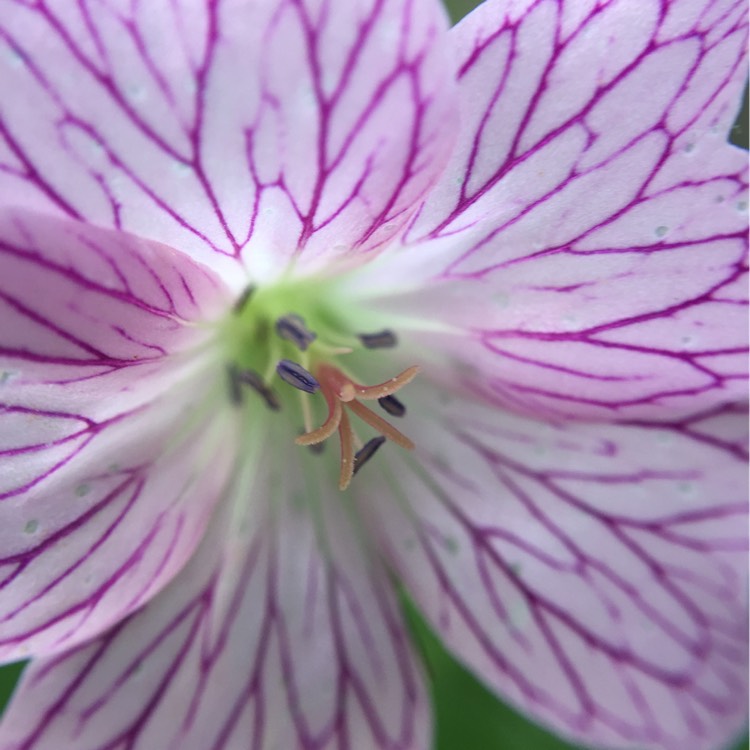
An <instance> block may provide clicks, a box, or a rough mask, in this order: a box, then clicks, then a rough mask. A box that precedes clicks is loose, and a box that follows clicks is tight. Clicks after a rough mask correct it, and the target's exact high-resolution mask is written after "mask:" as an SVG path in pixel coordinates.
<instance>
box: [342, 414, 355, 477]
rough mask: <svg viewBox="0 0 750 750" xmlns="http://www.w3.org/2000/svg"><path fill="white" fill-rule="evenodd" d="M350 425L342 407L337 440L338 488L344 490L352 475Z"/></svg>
mask: <svg viewBox="0 0 750 750" xmlns="http://www.w3.org/2000/svg"><path fill="white" fill-rule="evenodd" d="M353 438H354V436H353V435H352V426H351V424H349V415H348V414H347V413H346V412H345V411H344V410H343V409H342V410H341V422H340V423H339V441H340V442H341V472H340V473H339V489H340V490H345V489H346V488H347V487H348V486H349V485H350V484H351V481H352V477H353V476H354V444H353Z"/></svg>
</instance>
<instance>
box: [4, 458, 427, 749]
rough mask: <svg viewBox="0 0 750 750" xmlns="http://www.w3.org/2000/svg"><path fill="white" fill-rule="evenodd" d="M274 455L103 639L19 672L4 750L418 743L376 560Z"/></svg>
mask: <svg viewBox="0 0 750 750" xmlns="http://www.w3.org/2000/svg"><path fill="white" fill-rule="evenodd" d="M271 458H273V457H271ZM278 463H279V462H278V461H273V460H271V461H265V462H264V465H265V467H266V470H265V471H264V470H262V469H259V470H258V471H257V472H256V471H255V465H253V471H254V477H252V479H250V480H249V481H248V482H247V484H244V483H240V484H241V485H242V484H244V486H245V487H246V489H245V490H243V491H241V490H239V487H235V490H234V492H233V496H232V497H231V498H229V501H228V502H225V503H223V504H222V508H223V509H224V510H223V512H220V513H218V514H217V517H216V520H215V522H214V524H213V527H212V529H211V530H209V532H208V533H207V535H206V538H205V541H204V543H203V545H202V546H201V547H200V548H199V550H198V552H197V553H196V555H195V556H194V558H193V559H192V560H191V562H190V563H189V564H188V566H186V567H185V569H184V571H183V573H182V574H180V575H179V576H178V577H177V578H176V579H175V580H174V581H173V582H172V584H170V586H169V587H168V588H167V589H165V591H164V592H163V593H162V594H161V595H160V596H159V597H158V598H157V599H155V600H153V601H152V602H151V603H150V604H149V605H147V606H146V607H145V608H144V609H143V610H142V611H141V612H139V613H138V614H136V615H134V616H133V617H132V618H130V619H129V620H126V621H125V622H123V623H122V624H121V625H119V626H117V627H116V628H114V629H112V630H111V631H110V632H109V633H107V634H106V635H105V636H103V637H102V638H101V639H99V640H98V641H95V642H93V643H91V644H90V645H87V646H83V647H81V648H79V649H77V650H75V651H71V652H69V653H67V654H65V655H60V656H54V657H50V658H46V659H43V660H38V661H36V662H34V663H32V664H31V665H30V666H29V667H28V669H27V672H26V673H25V675H24V677H23V680H22V683H21V685H20V688H19V691H18V693H17V696H16V698H15V699H14V700H15V702H14V703H13V704H11V706H10V708H9V712H8V714H7V716H6V719H5V723H4V724H3V726H2V729H1V730H0V748H1V749H2V750H32V748H33V750H46V749H47V748H49V750H57V748H59V747H75V748H76V750H105V748H115V747H117V748H119V747H128V748H130V750H152V749H153V748H159V749H160V750H176V749H177V748H183V750H250V749H252V750H280V748H285V749H287V748H288V749H289V750H293V749H294V750H313V749H315V750H329V749H330V750H334V748H335V750H382V748H389V749H391V750H425V749H426V748H427V747H429V715H428V712H427V706H426V700H425V695H424V690H423V686H422V681H421V676H420V675H419V673H418V670H417V668H416V665H415V662H414V660H413V657H412V655H411V653H410V648H409V641H408V636H407V634H406V632H405V630H404V627H403V623H402V621H401V615H400V613H399V611H398V607H397V605H396V603H395V597H394V594H393V590H392V587H391V584H390V581H389V580H388V578H387V576H386V575H385V571H384V570H383V569H382V568H381V566H380V564H379V563H378V562H377V561H376V560H375V559H374V558H372V557H369V556H368V551H367V550H368V548H367V545H366V544H365V545H361V544H360V542H359V533H360V532H359V531H358V530H357V528H356V525H354V524H352V523H351V520H350V518H349V517H348V515H347V512H346V510H345V509H344V508H343V506H342V507H339V508H330V507H329V509H328V511H327V510H326V509H325V508H323V509H322V510H321V512H320V513H314V514H312V515H311V514H310V513H309V511H310V506H309V505H305V502H304V500H303V501H302V504H301V505H300V504H298V503H297V502H295V501H294V500H293V498H294V495H295V493H293V492H286V490H287V489H288V487H287V483H288V480H289V476H290V474H289V472H286V473H285V474H283V475H280V474H279V473H278V472H277V468H278ZM271 466H274V467H275V468H274V469H273V470H271V469H270V468H268V467H271ZM269 482H270V484H269ZM299 490H301V486H299V487H298V488H297V491H299ZM330 492H331V495H332V497H333V498H336V499H337V500H338V498H337V495H336V494H335V493H336V490H335V488H334V487H333V485H332V484H331V486H330ZM339 497H340V496H339ZM329 499H330V498H329ZM230 509H234V510H233V512H231V513H229V512H228V511H229V510H230ZM331 511H332V512H331ZM363 550H365V551H364V552H363Z"/></svg>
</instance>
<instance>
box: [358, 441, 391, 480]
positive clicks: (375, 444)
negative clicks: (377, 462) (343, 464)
mask: <svg viewBox="0 0 750 750" xmlns="http://www.w3.org/2000/svg"><path fill="white" fill-rule="evenodd" d="M384 442H385V438H384V437H383V436H382V435H381V436H378V437H374V438H372V439H371V440H368V441H367V442H366V443H365V444H364V445H363V446H362V447H361V448H360V449H359V450H358V451H357V452H356V453H355V454H354V472H353V473H354V474H356V473H357V472H358V471H359V470H360V469H361V468H362V467H363V466H364V465H365V464H366V463H367V462H368V461H369V460H370V459H371V458H372V457H373V456H374V455H375V454H376V453H377V451H378V448H380V446H381V445H383V443H384Z"/></svg>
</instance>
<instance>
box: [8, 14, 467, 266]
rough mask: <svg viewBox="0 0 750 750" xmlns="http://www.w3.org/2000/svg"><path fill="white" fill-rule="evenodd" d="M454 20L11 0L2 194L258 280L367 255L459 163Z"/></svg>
mask: <svg viewBox="0 0 750 750" xmlns="http://www.w3.org/2000/svg"><path fill="white" fill-rule="evenodd" d="M446 29H447V20H446V15H445V13H444V11H443V9H442V7H441V4H440V3H439V2H437V0H325V1H324V0H282V1H281V2H279V1H278V0H252V1H251V0H239V1H237V2H230V1H229V0H219V1H218V2H211V3H173V2H168V0H157V1H155V2H148V3H135V4H132V5H123V4H121V3H119V4H118V3H115V2H111V1H108V0H100V1H98V2H95V1H94V0H84V2H80V3H45V4H43V5H33V6H31V5H29V4H27V3H22V2H19V1H17V0H11V1H10V2H8V3H6V7H4V10H3V15H2V19H0V66H2V67H0V71H1V72H2V75H0V101H1V102H2V105H0V180H1V181H0V185H2V191H3V193H4V194H7V195H12V196H13V200H14V201H16V202H19V203H21V204H23V205H26V206H33V207H37V208H38V207H44V208H48V209H49V210H52V209H55V210H57V211H62V212H64V213H65V214H67V215H69V216H73V217H78V218H85V219H87V220H92V221H95V222H97V223H99V224H104V225H108V226H112V227H117V228H124V229H127V230H129V231H131V232H134V233H136V234H139V235H141V236H144V237H149V238H151V239H155V240H159V241H161V242H165V243H167V244H169V245H171V246H173V247H178V248H180V249H181V250H183V251H185V252H188V253H190V254H191V255H192V256H193V257H195V258H197V259H199V260H204V261H206V260H207V259H209V258H211V262H212V263H215V264H218V263H220V262H221V258H222V257H224V260H228V258H232V257H233V258H238V257H240V256H242V259H243V261H244V262H245V263H246V265H248V266H251V267H253V268H254V269H256V271H257V273H258V274H260V273H263V272H267V271H269V267H270V268H271V270H272V269H273V268H278V267H282V266H283V265H285V264H286V263H288V261H289V260H290V259H291V258H293V257H296V256H297V255H299V254H302V253H303V251H304V261H305V262H308V261H315V262H316V263H322V262H323V261H326V260H331V259H332V258H333V257H338V256H342V255H346V254H347V253H351V254H352V255H353V256H354V257H356V256H357V254H358V253H361V252H365V251H368V250H374V249H376V248H378V247H380V246H381V245H382V244H383V243H385V242H386V241H387V240H388V239H389V238H390V237H391V236H392V235H393V234H394V233H395V232H396V231H397V230H398V229H399V228H400V227H401V226H402V225H403V223H404V222H405V220H406V218H407V217H408V215H409V214H410V209H411V207H412V206H413V205H414V204H415V202H416V201H417V199H419V198H420V197H421V196H422V194H423V193H424V191H425V189H426V188H427V187H428V186H429V185H430V184H431V183H432V181H433V180H434V179H435V178H436V177H437V175H438V174H439V172H440V170H441V169H442V167H443V165H444V163H445V160H446V159H447V157H448V154H449V151H450V148H451V145H452V143H453V135H454V128H453V127H452V124H453V122H452V120H453V118H452V112H453V111H454V109H455V107H454V106H453V104H452V103H453V88H452V85H451V84H452V81H453V67H452V60H451V59H450V53H449V48H448V45H447V44H446V40H445V36H444V34H445V31H446ZM227 268H229V269H231V265H227Z"/></svg>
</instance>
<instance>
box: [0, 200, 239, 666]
mask: <svg viewBox="0 0 750 750" xmlns="http://www.w3.org/2000/svg"><path fill="white" fill-rule="evenodd" d="M227 296H228V292H227V290H225V289H224V288H223V286H222V285H221V284H220V283H219V282H218V281H217V280H216V278H215V277H214V275H213V274H212V273H210V272H209V271H208V270H206V269H204V268H201V267H199V266H198V265H196V264H195V263H194V262H192V261H190V260H189V259H188V258H187V257H185V256H181V255H179V254H178V253H176V252H174V251H173V250H171V249H170V248H167V247H166V246H163V245H158V244H156V243H153V242H148V241H145V240H141V239H139V238H136V237H133V236H131V235H127V234H124V233H119V232H114V231H111V230H105V229H96V228H93V227H90V226H87V225H85V224H81V223H78V222H73V221H67V220H63V221H61V220H58V219H53V218H49V217H44V216H38V215H32V214H28V213H22V212H16V211H9V210H8V209H4V210H2V211H0V319H2V322H3V324H2V328H1V329H0V373H1V374H0V462H2V469H3V470H2V472H1V473H0V599H1V600H2V611H0V658H2V659H4V660H5V659H7V660H10V659H18V658H23V657H25V656H28V655H30V654H39V653H48V652H50V651H54V650H58V649H63V648H68V647H70V646H73V645H74V644H76V643H78V642H80V641H81V640H84V639H88V638H91V637H92V636H94V635H96V634H98V633H100V632H101V631H102V630H104V629H105V628H107V627H109V626H110V625H112V624H113V623H114V622H116V621H118V620H119V619H121V618H122V617H124V616H126V615H127V614H128V613H129V612H131V611H133V610H134V609H135V608H137V607H139V606H140V605H142V604H143V603H144V602H146V601H147V600H148V599H149V598H150V597H151V596H153V594H154V593H155V592H156V591H158V590H159V589H160V588H161V587H162V586H164V584H165V583H166V582H167V581H169V580H170V579H171V578H172V577H173V576H174V575H175V573H176V572H177V571H178V570H179V569H180V568H181V567H182V565H183V564H184V562H185V560H186V559H187V557H188V556H189V555H190V554H191V553H192V551H193V549H194V548H195V546H196V545H197V544H198V542H199V541H200V538H201V536H202V534H203V530H204V528H205V525H206V523H207V522H208V516H209V515H210V513H211V510H212V507H213V504H214V503H215V502H216V500H217V498H218V494H219V492H220V491H221V489H222V485H223V484H224V483H225V481H226V478H227V472H228V471H229V469H230V466H231V461H232V457H231V451H228V450H227V449H226V447H225V446H222V447H221V448H220V447H219V446H217V445H216V444H215V441H214V442H212V440H213V438H212V435H213V431H212V428H211V427H206V425H205V423H206V422H207V418H208V415H207V414H206V413H205V410H203V411H201V410H200V409H196V408H195V403H194V401H193V399H194V398H195V394H196V393H203V392H208V391H209V390H210V388H211V387H216V385H217V384H215V383H213V382H212V380H214V379H216V375H215V374H212V372H211V371H210V370H209V369H208V368H207V367H206V366H205V365H202V364H201V363H202V360H201V358H200V356H201V355H200V354H198V353H195V352H193V351H192V350H193V349H195V348H196V347H199V346H200V345H201V344H202V342H203V340H204V339H205V337H206V330H205V328H201V327H197V326H194V325H193V322H194V321H195V320H200V319H202V318H204V317H207V318H209V319H210V317H211V315H212V314H214V313H215V312H216V311H217V309H218V308H219V307H220V306H223V305H225V304H226V299H227ZM218 385H219V387H220V386H221V384H218ZM213 416H214V423H215V424H217V425H218V424H223V422H222V420H221V418H220V417H216V416H215V415H213ZM207 465H212V466H213V468H214V469H215V470H214V471H213V472H202V471H201V470H202V469H203V468H205V467H206V466H207Z"/></svg>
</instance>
